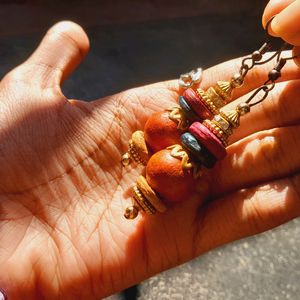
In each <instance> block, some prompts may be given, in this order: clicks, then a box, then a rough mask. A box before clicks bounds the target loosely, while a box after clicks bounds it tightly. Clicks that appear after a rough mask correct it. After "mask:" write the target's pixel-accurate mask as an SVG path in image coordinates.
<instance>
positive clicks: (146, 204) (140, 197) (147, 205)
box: [133, 186, 156, 215]
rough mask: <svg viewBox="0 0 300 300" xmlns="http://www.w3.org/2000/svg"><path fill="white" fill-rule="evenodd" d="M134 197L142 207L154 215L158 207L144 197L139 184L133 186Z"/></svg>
mask: <svg viewBox="0 0 300 300" xmlns="http://www.w3.org/2000/svg"><path fill="white" fill-rule="evenodd" d="M133 198H134V199H135V200H136V203H137V204H138V205H139V206H140V207H141V209H142V210H143V211H144V212H146V213H147V214H149V215H153V214H155V212H156V209H155V208H154V207H153V206H152V205H151V203H150V202H149V201H148V200H147V199H146V198H145V197H144V195H143V194H142V192H141V191H140V190H139V188H138V187H137V186H134V187H133Z"/></svg>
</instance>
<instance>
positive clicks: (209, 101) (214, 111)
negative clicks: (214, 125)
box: [196, 89, 219, 115]
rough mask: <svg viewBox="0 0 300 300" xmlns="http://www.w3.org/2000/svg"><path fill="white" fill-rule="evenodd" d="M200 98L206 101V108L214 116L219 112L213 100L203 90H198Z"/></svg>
mask: <svg viewBox="0 0 300 300" xmlns="http://www.w3.org/2000/svg"><path fill="white" fill-rule="evenodd" d="M196 92H197V94H198V96H199V97H200V98H201V99H202V100H203V101H204V103H205V105H206V107H207V108H208V109H209V110H210V111H211V113H212V114H213V115H216V114H217V113H218V112H219V109H218V108H217V106H216V105H215V104H214V103H213V101H212V99H211V98H210V97H209V96H208V95H207V93H206V92H205V91H204V90H202V89H197V90H196Z"/></svg>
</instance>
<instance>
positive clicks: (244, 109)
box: [236, 103, 250, 116]
mask: <svg viewBox="0 0 300 300" xmlns="http://www.w3.org/2000/svg"><path fill="white" fill-rule="evenodd" d="M236 110H237V111H238V113H239V114H240V115H241V116H243V115H245V114H247V113H248V112H250V105H249V104H248V103H240V104H239V105H238V106H237V107H236Z"/></svg>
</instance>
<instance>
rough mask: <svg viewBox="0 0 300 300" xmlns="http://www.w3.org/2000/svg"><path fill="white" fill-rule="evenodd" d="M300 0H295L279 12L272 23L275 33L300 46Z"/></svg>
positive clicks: (271, 26)
mask: <svg viewBox="0 0 300 300" xmlns="http://www.w3.org/2000/svg"><path fill="white" fill-rule="evenodd" d="M299 18H300V0H295V1H293V2H291V3H290V4H289V5H288V6H286V7H285V8H284V9H283V10H282V11H281V12H280V13H278V14H277V15H276V16H275V18H274V19H273V20H272V22H271V24H270V28H271V29H272V32H273V33H274V35H276V36H279V37H281V38H282V39H284V40H285V41H286V42H288V43H290V44H292V45H295V46H300V26H299Z"/></svg>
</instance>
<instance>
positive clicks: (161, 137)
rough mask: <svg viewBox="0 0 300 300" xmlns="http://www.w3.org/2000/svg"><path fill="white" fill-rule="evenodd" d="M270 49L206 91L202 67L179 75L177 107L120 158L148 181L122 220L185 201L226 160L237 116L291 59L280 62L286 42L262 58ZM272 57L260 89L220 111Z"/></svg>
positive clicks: (136, 190) (154, 120) (152, 122)
mask: <svg viewBox="0 0 300 300" xmlns="http://www.w3.org/2000/svg"><path fill="white" fill-rule="evenodd" d="M269 23H270V21H269V22H268V24H269ZM267 32H268V25H267V28H266V33H267ZM271 46H272V42H271V39H269V38H268V39H267V41H266V42H265V43H264V44H263V45H262V47H261V48H260V49H259V50H257V51H254V52H253V53H252V54H251V55H250V56H249V57H246V58H245V59H243V60H242V63H241V67H240V70H239V73H237V75H234V76H232V78H231V80H230V81H228V82H224V81H218V82H217V83H216V85H215V86H213V87H210V88H209V89H208V90H207V91H203V90H202V89H200V88H196V89H195V88H194V86H195V85H198V84H199V82H200V81H201V78H202V70H201V69H200V68H198V69H196V70H193V71H191V72H189V73H187V74H183V75H181V76H180V79H179V84H180V85H181V86H182V87H183V88H186V90H184V92H183V94H182V96H180V97H179V106H177V107H174V108H173V109H171V110H168V111H165V112H162V113H155V114H153V115H152V116H150V118H149V119H148V121H147V122H146V125H145V128H144V132H142V131H137V132H134V133H133V135H132V138H131V140H130V142H129V151H128V152H127V153H126V154H125V156H123V160H122V163H123V165H126V164H127V163H128V162H129V160H130V159H132V160H134V161H135V162H138V163H142V164H144V165H146V178H145V177H143V176H140V177H139V178H138V179H137V182H136V185H135V186H134V187H133V198H134V204H133V205H132V206H130V207H128V208H126V210H125V213H124V216H125V218H127V219H133V218H135V217H136V216H137V215H138V213H139V211H142V212H145V213H147V214H155V213H156V212H164V211H165V210H166V209H167V204H168V203H176V202H182V201H184V200H185V198H186V197H187V195H190V194H191V193H193V192H195V191H196V189H197V188H198V187H199V184H196V183H197V180H198V178H199V177H200V176H201V174H202V168H203V167H205V168H207V169H210V168H212V167H214V165H215V164H216V162H217V161H218V160H221V159H223V158H224V157H225V156H226V146H227V144H228V138H229V136H230V135H231V134H232V133H233V130H235V129H236V128H238V127H239V125H240V117H241V116H243V115H245V114H247V113H249V112H250V110H251V107H252V106H254V105H256V104H258V103H260V102H262V101H263V100H264V99H265V98H266V97H267V96H268V93H269V92H270V91H271V90H272V89H273V88H274V86H275V81H276V80H277V79H278V78H279V77H280V76H281V69H282V68H283V67H284V65H285V63H286V61H287V60H289V59H292V58H294V57H291V58H281V54H282V51H283V50H284V49H286V48H287V47H288V46H289V45H288V44H286V43H284V44H283V45H282V46H281V47H280V48H279V50H277V51H276V52H275V53H274V54H273V55H272V56H271V57H270V58H268V59H266V60H262V59H263V54H264V53H266V52H267V51H268V50H269V49H270V48H271ZM275 57H277V63H276V65H275V66H274V68H273V69H272V70H271V71H270V72H269V74H268V80H267V81H266V82H265V83H264V84H263V85H262V86H261V87H259V88H258V89H256V90H255V91H254V93H253V94H252V95H251V96H250V97H249V98H248V99H247V100H246V101H245V102H244V103H240V104H238V105H237V107H236V108H235V109H233V110H229V111H228V110H224V109H221V108H222V107H223V106H225V105H226V104H227V103H228V102H229V100H230V99H231V95H232V92H233V90H234V89H235V88H238V87H240V86H242V84H243V82H244V79H245V77H246V75H247V74H248V72H249V70H251V69H252V68H253V67H254V66H256V65H261V64H264V63H266V62H269V61H270V60H271V59H273V58H275ZM260 94H261V95H260ZM257 97H258V98H259V99H258V100H257V99H256V98H257Z"/></svg>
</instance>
